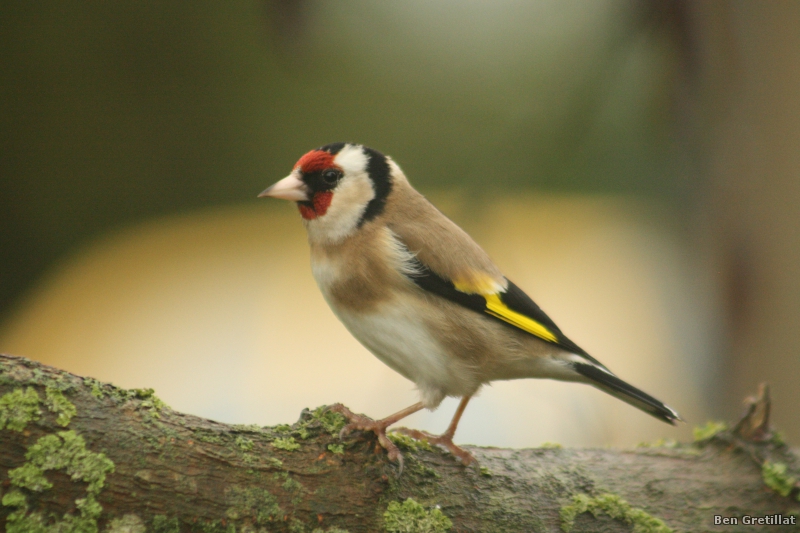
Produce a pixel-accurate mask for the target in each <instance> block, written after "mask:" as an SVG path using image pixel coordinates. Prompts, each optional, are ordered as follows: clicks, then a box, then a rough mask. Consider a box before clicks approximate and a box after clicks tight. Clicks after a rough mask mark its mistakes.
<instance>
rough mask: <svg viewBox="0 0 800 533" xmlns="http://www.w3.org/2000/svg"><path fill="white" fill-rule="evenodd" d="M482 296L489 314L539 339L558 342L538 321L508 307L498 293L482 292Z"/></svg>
mask: <svg viewBox="0 0 800 533" xmlns="http://www.w3.org/2000/svg"><path fill="white" fill-rule="evenodd" d="M483 297H484V298H486V312H487V313H489V314H490V315H492V316H494V317H497V318H499V319H500V320H504V321H506V322H508V323H509V324H511V325H512V326H516V327H518V328H519V329H521V330H523V331H527V332H528V333H530V334H532V335H536V336H537V337H539V338H541V339H544V340H546V341H549V342H553V343H556V344H557V343H558V339H557V338H556V336H555V335H553V333H552V332H551V331H550V330H549V329H547V328H546V327H544V326H543V325H541V324H540V323H539V322H537V321H535V320H534V319H532V318H530V317H528V316H525V315H523V314H522V313H517V312H516V311H512V310H511V309H509V308H508V306H507V305H506V304H504V303H503V301H502V300H501V299H500V295H499V294H497V293H495V294H484V295H483Z"/></svg>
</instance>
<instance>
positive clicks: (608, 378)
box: [573, 362, 681, 426]
mask: <svg viewBox="0 0 800 533" xmlns="http://www.w3.org/2000/svg"><path fill="white" fill-rule="evenodd" d="M573 367H574V368H575V371H576V372H578V373H579V374H581V375H583V376H584V377H586V378H588V379H589V381H590V382H591V384H592V385H594V386H595V387H597V388H598V389H600V390H602V391H604V392H607V393H609V394H611V395H612V396H615V397H616V398H619V399H620V400H622V401H623V402H626V403H629V404H630V405H632V406H634V407H636V408H638V409H641V410H642V411H644V412H645V413H648V414H650V415H652V416H654V417H656V418H658V419H659V420H663V421H664V422H666V423H667V424H672V425H673V426H674V425H675V422H676V421H678V420H681V417H680V415H679V414H678V413H677V412H676V411H675V410H674V409H672V408H671V407H669V406H668V405H665V404H664V403H663V402H660V401H659V400H656V399H655V398H653V397H652V396H650V395H649V394H647V393H646V392H643V391H641V390H639V389H637V388H636V387H634V386H633V385H629V384H628V383H625V382H624V381H622V380H621V379H619V378H618V377H617V376H615V375H614V374H612V373H610V372H608V371H606V370H603V369H602V368H600V367H598V366H595V365H593V364H590V363H577V362H576V363H573Z"/></svg>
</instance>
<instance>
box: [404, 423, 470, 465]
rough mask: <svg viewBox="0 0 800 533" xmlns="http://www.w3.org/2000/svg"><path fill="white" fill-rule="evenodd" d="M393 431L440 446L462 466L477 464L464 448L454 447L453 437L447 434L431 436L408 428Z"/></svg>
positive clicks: (425, 432)
mask: <svg viewBox="0 0 800 533" xmlns="http://www.w3.org/2000/svg"><path fill="white" fill-rule="evenodd" d="M394 431H396V432H397V433H402V434H403V435H407V436H409V437H411V438H412V439H416V440H424V441H428V443H430V444H436V445H437V446H441V447H442V448H445V449H446V450H448V451H449V452H450V453H452V454H453V455H455V456H456V457H458V458H459V459H460V460H461V463H462V464H464V466H467V465H469V464H471V463H473V462H477V459H475V456H474V455H472V454H471V453H469V452H468V451H467V450H465V449H464V448H461V447H460V446H458V445H456V444H455V443H454V442H453V436H452V435H450V434H448V433H443V434H441V435H432V434H430V433H428V432H427V431H420V430H418V429H408V428H397V429H395V430H394Z"/></svg>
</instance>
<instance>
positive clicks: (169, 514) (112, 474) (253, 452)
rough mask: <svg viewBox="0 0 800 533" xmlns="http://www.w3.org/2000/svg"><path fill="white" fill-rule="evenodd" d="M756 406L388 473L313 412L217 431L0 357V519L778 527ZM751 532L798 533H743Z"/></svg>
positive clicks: (773, 460)
mask: <svg viewBox="0 0 800 533" xmlns="http://www.w3.org/2000/svg"><path fill="white" fill-rule="evenodd" d="M761 401H762V403H761V404H758V399H754V400H753V402H751V408H750V411H749V413H750V415H749V416H751V417H753V418H752V419H751V420H745V421H742V422H740V423H739V424H738V425H737V431H727V430H722V431H719V432H715V431H711V430H709V432H708V434H707V435H704V436H703V439H702V440H700V441H699V442H695V443H692V444H674V443H673V444H669V443H662V444H661V445H654V446H652V447H642V448H637V449H636V450H608V449H560V448H539V449H526V450H507V449H494V448H477V447H470V448H469V449H470V451H471V452H472V453H473V454H475V456H476V457H477V459H478V461H479V464H480V466H479V467H474V468H473V467H463V466H461V465H460V463H458V462H457V461H456V460H455V459H454V458H453V457H452V456H450V455H449V454H447V453H445V452H442V451H439V450H436V449H430V448H429V447H427V446H425V445H424V443H422V444H417V443H415V442H413V441H410V440H408V439H399V443H400V445H401V447H402V448H403V449H404V453H405V457H406V468H405V472H404V473H403V475H402V476H400V477H397V476H396V466H395V465H394V464H393V463H391V462H389V461H388V460H387V459H386V454H385V452H384V451H383V450H382V449H380V448H379V447H376V440H375V438H374V437H373V436H372V435H370V434H365V433H358V432H356V433H354V434H352V435H350V436H349V437H348V438H347V439H346V440H345V441H339V439H338V436H337V434H338V430H339V429H340V428H341V427H342V424H343V420H342V419H341V417H340V415H338V414H335V413H332V412H329V411H327V410H325V409H324V408H319V409H317V410H314V411H309V410H305V411H303V413H302V415H301V417H300V420H299V421H298V422H296V423H295V424H293V425H291V426H288V425H286V426H276V427H259V426H240V425H233V426H231V425H225V424H220V423H217V422H213V421H210V420H205V419H202V418H198V417H195V416H191V415H186V414H182V413H178V412H175V411H173V410H172V409H170V408H168V407H167V406H165V405H164V404H163V402H161V401H160V400H159V399H158V398H157V397H156V396H155V395H154V394H153V391H152V390H123V389H119V388H117V387H114V386H112V385H109V384H104V383H100V382H98V381H96V380H94V379H91V378H82V377H79V376H75V375H73V374H70V373H67V372H63V371H60V370H57V369H55V368H52V367H48V366H45V365H41V364H39V363H36V362H33V361H30V360H27V359H24V358H20V357H12V356H8V355H0V487H1V488H2V506H0V526H3V525H4V526H5V530H6V531H8V532H11V533H13V532H25V533H38V532H47V531H74V532H78V531H81V532H84V531H85V532H90V531H109V532H122V531H125V532H134V533H143V532H145V531H148V532H149V531H153V532H156V533H179V532H180V533H183V532H190V531H191V532H194V531H198V532H200V531H203V532H214V531H219V532H247V531H252V532H261V531H270V532H272V531H287V532H303V531H305V532H309V533H310V532H312V531H326V532H329V533H335V532H341V531H348V532H350V533H356V532H374V531H398V532H399V531H409V532H439V531H442V532H443V531H446V530H450V531H459V532H487V531H504V532H517V531H518V532H530V531H562V530H567V529H569V528H570V527H571V528H572V529H573V530H574V531H587V530H592V531H608V532H616V531H631V530H632V529H631V528H632V527H633V531H637V532H638V531H669V530H670V528H671V529H672V530H675V531H706V530H714V529H717V528H716V527H715V526H714V515H720V516H723V517H732V518H738V519H739V524H742V519H743V517H744V516H745V515H753V516H759V517H763V516H771V515H782V516H783V518H784V519H786V520H789V519H791V517H792V516H796V514H795V515H791V513H792V512H795V513H797V509H798V508H800V505H799V504H798V503H797V496H798V485H797V481H796V480H797V479H798V478H800V476H798V474H797V472H798V465H799V462H798V458H797V454H796V453H792V452H791V451H790V450H789V449H788V448H787V447H786V446H785V445H783V444H782V443H780V442H779V440H778V439H777V438H776V437H775V436H774V435H773V434H772V433H771V432H770V431H769V429H768V414H769V402H768V395H767V396H766V400H764V394H762V397H761ZM765 401H766V404H764V403H763V402H765ZM765 412H766V415H764V413H765ZM765 416H766V419H765V418H764V417H765ZM752 436H755V437H756V438H750V437H752ZM765 480H766V481H767V482H769V484H770V487H772V488H770V487H768V486H767V484H766V483H765ZM595 515H596V516H595ZM795 521H797V520H796V519H795ZM718 527H719V528H720V530H725V528H724V527H723V526H718ZM759 527H761V528H763V530H764V531H772V532H777V531H796V530H797V527H798V526H796V525H794V526H792V525H787V526H780V527H775V526H767V525H764V526H756V527H753V526H748V527H747V528H746V529H747V531H759V530H760V529H759ZM727 530H728V531H730V528H728V529H727Z"/></svg>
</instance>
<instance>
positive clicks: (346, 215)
mask: <svg viewBox="0 0 800 533" xmlns="http://www.w3.org/2000/svg"><path fill="white" fill-rule="evenodd" d="M396 174H399V169H398V168H397V165H395V164H394V162H393V161H392V160H391V159H390V158H388V157H386V156H385V155H383V154H381V153H380V152H378V151H376V150H372V149H371V148H367V147H366V146H362V145H360V144H350V143H334V144H328V145H325V146H322V147H320V148H317V149H316V150H311V151H310V152H308V153H307V154H305V155H304V156H303V157H301V158H300V159H299V160H298V161H297V163H296V164H295V165H294V168H293V169H292V172H291V174H289V175H288V176H286V177H285V178H283V179H282V180H280V181H279V182H277V183H275V184H274V185H272V186H271V187H269V188H267V189H266V190H265V191H264V192H262V193H261V194H259V195H258V196H259V198H261V197H267V196H269V197H272V198H280V199H282V200H290V201H294V202H297V207H298V208H299V209H300V215H302V217H303V220H304V222H305V225H306V229H307V230H308V234H309V238H310V239H311V240H312V241H319V242H328V243H334V242H338V241H340V240H341V239H343V238H345V237H347V236H348V235H351V234H352V233H353V232H354V231H356V230H357V229H358V228H359V227H361V226H362V225H363V224H364V223H366V222H368V221H370V220H372V219H373V218H375V217H376V216H378V215H380V214H381V212H383V209H384V207H385V205H386V200H387V198H388V196H389V193H390V192H391V190H392V182H393V177H394V176H395V175H396Z"/></svg>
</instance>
